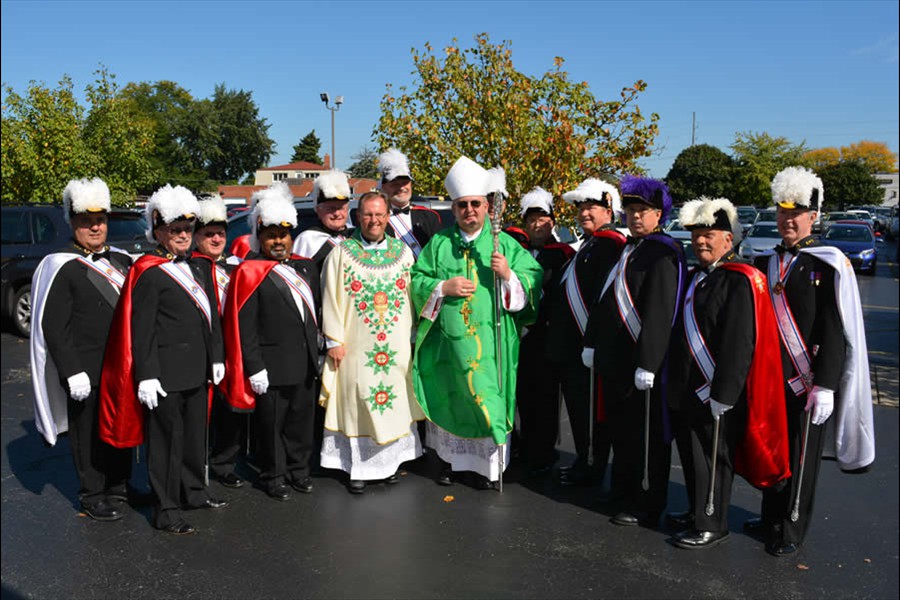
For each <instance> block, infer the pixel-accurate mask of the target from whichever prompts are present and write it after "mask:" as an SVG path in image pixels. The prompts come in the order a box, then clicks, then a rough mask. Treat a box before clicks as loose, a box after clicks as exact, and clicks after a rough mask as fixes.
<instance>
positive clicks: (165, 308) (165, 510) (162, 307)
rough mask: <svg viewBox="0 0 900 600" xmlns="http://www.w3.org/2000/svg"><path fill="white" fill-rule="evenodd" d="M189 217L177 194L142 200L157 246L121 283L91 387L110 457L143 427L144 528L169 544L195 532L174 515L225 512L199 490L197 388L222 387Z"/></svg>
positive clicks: (191, 209) (212, 303) (206, 281)
mask: <svg viewBox="0 0 900 600" xmlns="http://www.w3.org/2000/svg"><path fill="white" fill-rule="evenodd" d="M199 212H200V206H199V205H198V203H197V199H196V198H195V197H194V195H193V194H192V193H191V192H190V191H189V190H187V189H185V188H183V187H181V186H176V187H174V188H173V187H172V186H170V185H166V186H165V187H163V188H160V189H159V190H157V191H156V192H154V193H153V195H152V196H150V199H149V200H148V202H147V208H146V215H147V224H148V230H147V239H149V240H155V241H156V242H157V243H158V244H159V245H158V246H157V247H156V248H155V249H154V250H153V251H152V252H151V253H149V254H146V255H144V256H142V257H141V258H139V259H138V260H137V262H136V263H135V264H134V266H133V267H132V269H131V271H130V272H129V273H128V279H127V280H126V281H125V284H124V287H123V292H122V299H121V301H120V302H119V304H118V306H117V308H116V314H115V317H114V319H115V320H114V330H113V333H112V335H111V336H110V340H109V344H108V345H107V351H106V356H105V358H104V363H103V378H102V380H101V414H100V422H101V436H102V437H103V438H104V439H105V440H107V441H108V442H109V443H111V444H113V445H115V446H118V447H129V446H133V445H137V444H140V443H141V441H142V437H143V434H142V423H143V421H144V418H146V435H147V468H148V472H149V477H150V487H151V488H152V490H153V494H154V496H155V505H154V510H153V525H154V527H156V528H157V529H161V530H163V531H167V532H169V533H174V534H178V535H184V534H189V533H193V532H194V531H195V529H194V527H193V526H192V525H190V524H189V523H187V522H186V521H185V520H184V518H183V516H182V512H181V509H182V507H183V506H186V507H187V508H212V509H218V508H222V507H224V506H226V505H227V503H226V502H225V501H224V500H218V499H215V498H212V497H210V495H209V493H208V491H207V488H206V484H205V475H206V474H205V471H204V469H205V461H206V452H207V449H206V436H205V431H206V423H207V418H208V387H207V386H208V382H209V381H212V384H213V385H217V384H218V383H219V382H220V381H221V380H222V377H223V376H224V374H225V365H224V362H225V360H224V351H223V346H222V332H221V323H220V320H219V311H218V310H217V306H216V290H215V281H214V278H213V269H212V266H211V265H210V263H209V261H208V260H205V259H192V258H191V245H192V242H193V232H194V225H195V223H196V217H197V214H198V213H199ZM135 384H136V388H137V394H135ZM138 403H140V404H138ZM140 405H143V407H144V411H143V413H142V412H141V411H140Z"/></svg>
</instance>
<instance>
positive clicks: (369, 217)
mask: <svg viewBox="0 0 900 600" xmlns="http://www.w3.org/2000/svg"><path fill="white" fill-rule="evenodd" d="M359 218H360V219H366V220H370V221H371V220H375V219H377V220H379V221H380V220H381V219H386V218H387V215H386V214H385V213H375V214H362V215H359Z"/></svg>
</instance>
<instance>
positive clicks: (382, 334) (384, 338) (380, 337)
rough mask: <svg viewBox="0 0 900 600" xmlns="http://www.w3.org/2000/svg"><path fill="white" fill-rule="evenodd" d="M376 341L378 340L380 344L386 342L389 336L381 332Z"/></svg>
mask: <svg viewBox="0 0 900 600" xmlns="http://www.w3.org/2000/svg"><path fill="white" fill-rule="evenodd" d="M375 339H376V340H378V341H379V342H383V341H384V340H386V339H387V335H386V334H385V333H384V332H383V331H380V332H379V333H378V335H376V336H375Z"/></svg>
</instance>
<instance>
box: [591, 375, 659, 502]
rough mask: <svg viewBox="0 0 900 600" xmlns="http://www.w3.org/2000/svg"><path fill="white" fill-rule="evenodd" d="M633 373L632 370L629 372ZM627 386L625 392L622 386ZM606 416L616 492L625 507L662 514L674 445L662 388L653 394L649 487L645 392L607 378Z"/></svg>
mask: <svg viewBox="0 0 900 600" xmlns="http://www.w3.org/2000/svg"><path fill="white" fill-rule="evenodd" d="M629 377H630V374H629ZM623 389H624V390H627V391H625V392H624V393H623V392H622V391H621V390H623ZM603 396H604V400H605V404H606V416H607V420H608V424H609V431H610V437H611V438H612V449H613V461H612V486H611V488H612V489H611V493H612V495H613V496H615V497H617V498H620V504H621V509H622V510H624V511H628V512H635V511H636V512H644V513H647V514H649V515H653V516H658V515H659V514H661V513H662V512H663V511H664V510H665V508H666V499H667V496H668V491H669V469H670V468H671V460H672V447H671V445H670V444H668V443H666V441H665V438H664V432H663V401H662V397H661V391H660V389H659V388H653V390H652V391H651V395H650V445H649V447H650V452H649V454H648V461H647V462H648V474H649V481H648V483H649V488H648V489H647V490H644V489H643V486H642V481H643V476H644V454H645V452H644V445H645V442H644V438H645V436H644V416H645V410H644V392H642V391H639V390H636V389H635V388H634V387H633V386H631V385H630V383H628V384H626V383H625V382H616V381H610V380H608V379H603Z"/></svg>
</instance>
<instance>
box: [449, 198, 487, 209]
mask: <svg viewBox="0 0 900 600" xmlns="http://www.w3.org/2000/svg"><path fill="white" fill-rule="evenodd" d="M455 204H456V208H458V209H459V210H466V209H467V208H468V207H470V206H471V207H472V208H474V209H476V210H477V209H479V208H481V205H482V204H483V202H482V201H481V200H469V201H468V202H466V201H461V202H456V203H455Z"/></svg>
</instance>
